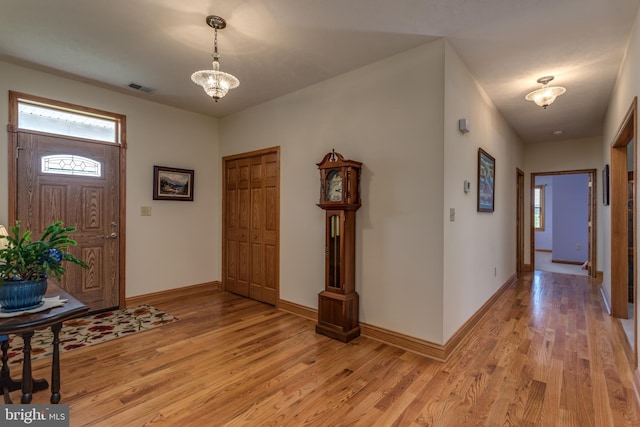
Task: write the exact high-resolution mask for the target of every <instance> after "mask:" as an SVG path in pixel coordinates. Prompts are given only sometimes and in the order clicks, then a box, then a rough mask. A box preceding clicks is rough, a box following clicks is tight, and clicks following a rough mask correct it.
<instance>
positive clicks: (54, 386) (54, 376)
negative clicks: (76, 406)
mask: <svg viewBox="0 0 640 427" xmlns="http://www.w3.org/2000/svg"><path fill="white" fill-rule="evenodd" d="M61 328H62V323H56V324H55V325H53V326H51V332H53V363H52V364H51V403H60V397H61V396H60V348H59V347H60V338H59V334H60V329H61Z"/></svg>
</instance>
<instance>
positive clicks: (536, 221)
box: [533, 185, 544, 231]
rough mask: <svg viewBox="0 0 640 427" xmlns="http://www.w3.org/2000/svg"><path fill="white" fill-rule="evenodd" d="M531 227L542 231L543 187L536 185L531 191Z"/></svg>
mask: <svg viewBox="0 0 640 427" xmlns="http://www.w3.org/2000/svg"><path fill="white" fill-rule="evenodd" d="M533 227H534V229H535V231H544V185H536V186H535V188H534V190H533Z"/></svg>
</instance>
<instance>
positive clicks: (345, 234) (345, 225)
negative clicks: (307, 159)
mask: <svg viewBox="0 0 640 427" xmlns="http://www.w3.org/2000/svg"><path fill="white" fill-rule="evenodd" d="M361 168H362V163H360V162H356V161H353V160H345V159H344V157H342V155H341V154H340V153H336V152H335V150H332V151H331V152H330V153H328V154H327V155H326V156H324V159H322V161H321V162H320V163H318V169H319V170H320V184H321V185H320V203H318V206H320V207H321V208H322V209H324V210H325V211H326V215H325V256H324V260H325V261H324V263H325V266H324V268H325V283H324V291H322V292H320V293H319V294H318V324H317V325H316V332H317V333H319V334H323V335H326V336H328V337H331V338H335V339H339V340H341V341H344V342H349V341H351V340H352V339H354V338H355V337H357V336H359V335H360V325H359V324H358V294H357V293H356V290H355V279H356V273H355V261H356V244H355V242H356V210H357V209H358V208H359V207H360V170H361Z"/></svg>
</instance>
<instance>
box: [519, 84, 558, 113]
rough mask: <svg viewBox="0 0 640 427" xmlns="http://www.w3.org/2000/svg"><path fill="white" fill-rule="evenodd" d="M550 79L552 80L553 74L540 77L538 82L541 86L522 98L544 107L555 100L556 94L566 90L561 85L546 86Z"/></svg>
mask: <svg viewBox="0 0 640 427" xmlns="http://www.w3.org/2000/svg"><path fill="white" fill-rule="evenodd" d="M551 80H553V76H546V77H540V78H539V79H538V83H541V84H542V88H540V89H538V90H534V91H533V92H530V93H529V94H528V95H527V96H525V97H524V98H525V99H526V100H527V101H533V102H535V103H536V104H537V105H539V106H540V107H542V108H544V109H546V108H547V107H548V106H549V105H551V104H553V101H555V100H556V98H557V97H558V96H560V95H562V94H563V93H565V92H566V91H567V90H566V89H565V88H563V87H561V86H551V87H549V86H547V85H548V84H549V82H550V81H551Z"/></svg>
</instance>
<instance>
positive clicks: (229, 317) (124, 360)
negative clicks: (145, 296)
mask: <svg viewBox="0 0 640 427" xmlns="http://www.w3.org/2000/svg"><path fill="white" fill-rule="evenodd" d="M148 302H149V303H151V304H153V305H155V306H156V307H158V308H161V309H164V310H167V311H169V312H170V313H172V314H173V315H175V316H177V317H179V318H180V321H179V322H176V323H172V324H169V325H165V326H162V327H160V328H156V329H153V330H150V331H146V332H142V333H139V334H135V335H131V336H128V337H124V338H119V339H116V340H113V341H110V342H108V343H103V344H98V345H95V346H92V347H88V348H83V349H78V350H73V351H71V352H68V353H64V354H62V358H61V360H62V403H68V404H69V405H70V411H71V425H72V426H84V425H87V426H89V425H90V426H118V427H120V426H143V425H145V426H146V425H162V426H165V425H166V426H221V425H240V426H261V425H266V426H302V425H311V426H352V425H356V426H411V425H422V426H455V427H458V426H511V425H513V426H515V425H517V426H543V427H547V426H580V427H585V426H594V427H606V426H616V427H622V426H638V425H640V413H639V408H638V404H637V402H636V399H635V395H634V391H633V386H632V375H633V374H632V371H631V369H630V366H629V362H628V359H627V355H626V354H625V349H624V346H623V344H622V342H621V341H620V340H621V339H624V338H623V337H624V335H622V334H621V333H620V331H619V330H618V329H617V328H618V326H617V325H616V323H615V321H614V319H612V318H611V317H609V316H608V315H607V314H606V312H605V311H604V309H603V306H602V304H601V302H600V297H599V294H598V284H597V283H596V282H595V281H592V280H591V279H589V278H588V277H579V276H568V275H559V274H554V273H540V272H536V273H535V274H533V273H531V274H529V275H528V276H525V277H524V278H522V279H520V280H518V282H517V283H516V284H515V285H514V286H512V287H511V288H510V289H509V290H508V291H507V292H506V293H505V294H504V295H503V296H502V297H501V298H500V299H499V300H498V301H497V303H496V305H495V309H493V310H490V313H489V314H488V316H487V317H486V318H485V319H484V320H483V321H482V322H481V323H479V324H478V326H477V330H476V332H475V334H474V335H473V338H472V339H471V340H469V341H468V342H467V343H466V344H465V345H464V346H463V347H462V348H461V349H459V350H458V351H457V352H456V353H455V354H454V355H453V356H452V357H451V358H450V360H449V361H448V362H447V363H440V362H435V361H431V360H429V359H426V358H424V357H422V356H419V355H416V354H413V353H410V352H407V351H403V350H402V349H398V348H394V347H391V346H388V345H385V344H382V343H380V342H377V341H374V340H372V339H369V338H365V337H359V338H356V339H355V340H353V341H351V342H350V343H348V344H344V343H341V342H339V341H336V340H332V339H329V338H326V337H324V336H322V335H317V334H315V333H314V326H315V324H314V322H313V321H310V320H306V319H303V318H300V317H297V316H295V315H292V314H289V313H285V312H282V311H279V310H277V309H275V308H273V307H270V306H268V305H264V304H261V303H258V302H255V301H251V300H248V299H244V298H241V297H237V296H235V295H232V294H229V293H226V292H221V291H215V290H214V291H209V292H207V293H200V294H198V293H194V292H189V291H185V293H184V295H183V296H182V297H181V298H180V299H173V300H169V299H166V298H163V297H161V296H155V297H153V298H150V300H149V301H148ZM34 367H35V368H36V371H35V376H36V378H37V377H48V376H49V373H48V370H49V367H48V361H46V360H39V361H36V362H35V364H34ZM12 397H13V398H14V401H19V392H14V393H13V394H12ZM48 397H49V396H48V392H47V391H42V392H38V393H36V394H34V402H33V403H48Z"/></svg>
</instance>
